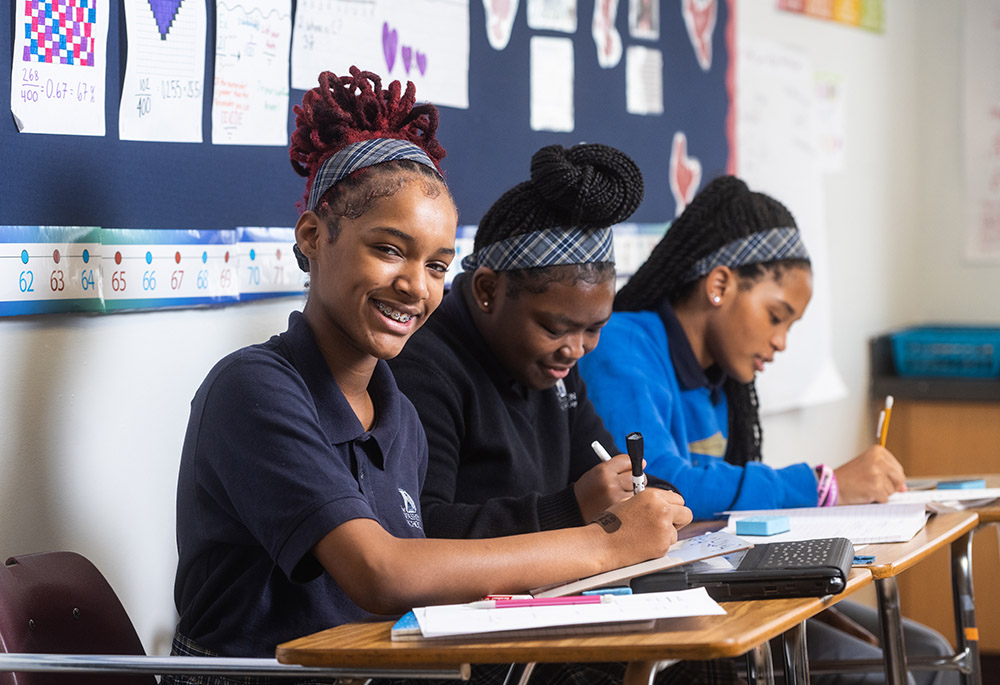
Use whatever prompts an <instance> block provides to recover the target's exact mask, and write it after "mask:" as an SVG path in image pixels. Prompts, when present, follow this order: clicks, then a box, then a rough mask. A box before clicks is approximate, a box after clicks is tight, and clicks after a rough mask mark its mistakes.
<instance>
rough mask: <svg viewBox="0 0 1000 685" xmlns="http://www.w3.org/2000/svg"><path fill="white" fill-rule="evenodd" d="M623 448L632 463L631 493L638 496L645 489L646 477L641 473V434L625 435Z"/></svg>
mask: <svg viewBox="0 0 1000 685" xmlns="http://www.w3.org/2000/svg"><path fill="white" fill-rule="evenodd" d="M625 446H626V449H628V458H629V460H630V461H631V462H632V492H633V493H635V494H636V495H638V494H639V493H640V492H642V491H643V490H645V489H646V476H644V475H643V473H642V433H639V432H636V431H633V432H632V433H629V434H628V435H626V436H625Z"/></svg>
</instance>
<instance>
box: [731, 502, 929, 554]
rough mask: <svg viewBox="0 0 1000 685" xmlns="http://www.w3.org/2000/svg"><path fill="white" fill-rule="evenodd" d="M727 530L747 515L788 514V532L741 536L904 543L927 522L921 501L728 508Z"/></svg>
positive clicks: (773, 539)
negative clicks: (776, 507) (733, 509)
mask: <svg viewBox="0 0 1000 685" xmlns="http://www.w3.org/2000/svg"><path fill="white" fill-rule="evenodd" d="M725 513H727V514H728V515H729V523H728V524H727V525H726V527H725V529H724V530H725V531H726V532H728V533H733V534H735V533H736V522H737V521H739V520H740V519H743V518H747V517H750V516H787V517H788V519H789V523H790V524H791V527H790V530H789V531H788V532H787V533H779V534H777V535H768V536H761V535H742V536H740V537H742V538H743V539H744V540H750V541H753V542H787V541H791V540H815V539H817V538H847V539H848V540H850V541H851V542H853V543H854V544H855V545H866V544H872V543H880V542H906V541H907V540H909V539H910V538H912V537H913V536H914V535H916V534H917V533H918V532H919V531H920V529H921V528H923V527H924V524H925V523H926V522H927V511H926V508H925V506H924V504H923V503H922V502H912V503H900V504H852V505H846V506H837V507H805V508H801V509H760V510H753V511H729V512H725Z"/></svg>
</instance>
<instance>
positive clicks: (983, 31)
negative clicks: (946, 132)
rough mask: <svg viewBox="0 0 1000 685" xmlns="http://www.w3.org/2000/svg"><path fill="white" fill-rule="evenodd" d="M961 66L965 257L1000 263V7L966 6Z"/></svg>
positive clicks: (983, 0) (978, 2) (985, 2)
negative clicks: (965, 227)
mask: <svg viewBox="0 0 1000 685" xmlns="http://www.w3.org/2000/svg"><path fill="white" fill-rule="evenodd" d="M964 21H965V26H964V38H965V39H964V40H963V41H962V44H963V50H964V55H963V63H962V99H963V104H964V108H963V109H964V111H963V115H964V121H963V128H962V137H963V139H964V140H963V142H964V146H963V162H964V165H965V197H966V201H965V207H966V226H967V229H966V235H967V238H966V250H965V254H966V257H967V258H968V259H969V260H970V261H976V262H991V263H997V262H1000V5H998V4H997V3H996V2H994V1H992V0H965V19H964Z"/></svg>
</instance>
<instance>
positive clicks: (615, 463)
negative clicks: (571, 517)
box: [573, 454, 646, 521]
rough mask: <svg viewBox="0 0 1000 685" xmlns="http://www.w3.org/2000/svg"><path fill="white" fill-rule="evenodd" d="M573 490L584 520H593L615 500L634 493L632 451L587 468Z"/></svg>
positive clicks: (617, 500)
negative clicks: (629, 454) (630, 457)
mask: <svg viewBox="0 0 1000 685" xmlns="http://www.w3.org/2000/svg"><path fill="white" fill-rule="evenodd" d="M645 465H646V462H645V461H643V466H645ZM573 493H574V494H575V495H576V503H577V505H578V506H579V507H580V513H581V514H582V515H583V520H584V521H593V520H594V519H595V518H597V515H598V514H600V513H601V512H602V511H604V510H605V509H607V508H608V507H610V506H611V505H612V504H614V503H615V502H620V501H622V500H623V499H627V498H629V497H631V496H632V462H631V461H630V460H629V458H628V455H627V454H619V455H617V456H615V457H612V458H611V460H610V461H605V462H601V463H600V464H598V465H597V466H595V467H594V468H592V469H590V470H589V471H587V472H586V473H585V474H583V475H582V476H580V480H578V481H576V483H574V484H573Z"/></svg>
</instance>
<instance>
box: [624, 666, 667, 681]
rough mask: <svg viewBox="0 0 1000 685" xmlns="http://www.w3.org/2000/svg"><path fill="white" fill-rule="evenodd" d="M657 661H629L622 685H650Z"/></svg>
mask: <svg viewBox="0 0 1000 685" xmlns="http://www.w3.org/2000/svg"><path fill="white" fill-rule="evenodd" d="M658 663H660V662H659V661H630V662H629V663H628V666H627V667H626V668H625V677H624V678H623V679H622V685H651V683H652V682H653V676H655V675H656V665H657V664H658Z"/></svg>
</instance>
